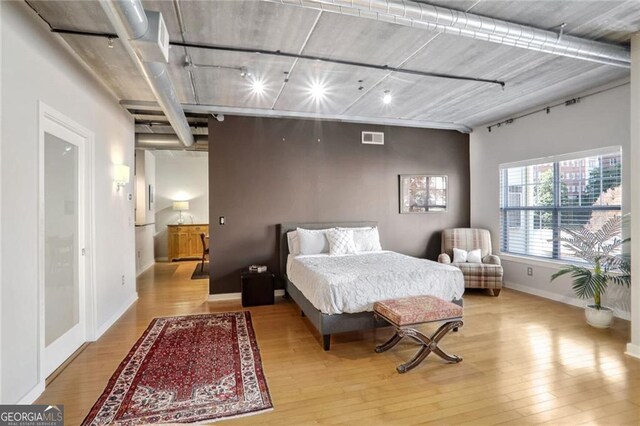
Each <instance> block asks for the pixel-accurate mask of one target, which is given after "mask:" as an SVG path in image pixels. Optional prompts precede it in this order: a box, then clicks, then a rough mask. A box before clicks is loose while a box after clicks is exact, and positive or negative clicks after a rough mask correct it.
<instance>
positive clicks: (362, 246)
mask: <svg viewBox="0 0 640 426" xmlns="http://www.w3.org/2000/svg"><path fill="white" fill-rule="evenodd" d="M353 242H354V243H355V246H356V252H358V253H362V252H367V251H380V250H382V246H381V245H380V234H379V233H378V227H376V226H374V227H373V228H357V229H353Z"/></svg>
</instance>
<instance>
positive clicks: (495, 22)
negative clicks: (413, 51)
mask: <svg viewBox="0 0 640 426" xmlns="http://www.w3.org/2000/svg"><path fill="white" fill-rule="evenodd" d="M264 1H267V2H270V3H279V4H284V5H295V6H301V7H305V8H310V9H315V10H322V11H326V12H333V13H339V14H342V15H349V16H359V17H362V18H368V19H373V20H377V21H384V22H390V23H394V24H398V25H404V26H409V27H415V28H422V29H426V30H430V31H437V32H442V33H446V34H452V35H457V36H463V37H470V38H474V39H476V40H484V41H489V42H493V43H499V44H505V45H508V46H514V47H520V48H524V49H530V50H535V51H539V52H545V53H551V54H554V55H560V56H567V57H570V58H575V59H582V60H585V61H591V62H597V63H601V64H606V65H613V66H616V67H623V68H629V67H630V66H631V56H630V53H629V50H628V49H627V48H625V47H623V46H618V45H614V44H608V43H602V42H597V41H593V40H587V39H583V38H579V37H574V36H568V35H561V34H559V33H555V32H553V31H547V30H541V29H539V28H534V27H530V26H527V25H520V24H516V23H513V22H508V21H502V20H499V19H493V18H488V17H485V16H480V15H475V14H472V13H466V12H461V11H458V10H453V9H447V8H444V7H439V6H433V5H430V4H426V3H419V2H416V1H411V0H264Z"/></svg>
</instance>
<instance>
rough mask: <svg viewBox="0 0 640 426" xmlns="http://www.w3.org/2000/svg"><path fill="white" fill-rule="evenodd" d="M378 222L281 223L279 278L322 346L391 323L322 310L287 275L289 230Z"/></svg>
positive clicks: (366, 315)
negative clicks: (344, 335) (338, 337)
mask: <svg viewBox="0 0 640 426" xmlns="http://www.w3.org/2000/svg"><path fill="white" fill-rule="evenodd" d="M377 225H378V223H377V222H371V221H363V222H325V223H317V222H316V223H281V224H279V225H278V250H279V254H280V279H281V280H282V281H283V282H284V288H285V292H286V294H287V295H288V296H289V297H291V298H292V299H293V300H294V301H295V302H296V304H297V305H298V306H299V307H300V310H301V314H302V315H303V316H306V317H307V318H308V319H309V321H310V322H311V324H313V325H314V327H315V328H316V329H317V330H318V331H319V332H320V334H321V335H322V348H323V349H324V350H325V351H328V350H329V349H330V348H331V335H332V334H335V333H345V332H348V331H358V330H366V329H371V328H376V327H389V323H388V322H386V321H384V320H382V319H380V318H377V317H375V316H374V314H373V312H359V313H357V314H334V315H329V314H325V313H322V312H320V311H319V310H318V309H316V308H315V306H313V304H312V303H311V302H310V301H309V300H308V299H307V298H306V297H305V296H304V295H303V294H302V292H301V291H300V290H298V288H297V287H296V286H295V285H294V284H293V283H292V282H291V281H290V280H289V278H288V277H287V257H288V256H289V245H288V243H287V232H290V231H295V230H296V228H304V229H326V228H335V227H341V228H360V227H373V226H377ZM453 302H454V303H457V304H459V305H460V306H462V299H460V300H454V301H453Z"/></svg>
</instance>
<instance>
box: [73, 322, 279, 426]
mask: <svg viewBox="0 0 640 426" xmlns="http://www.w3.org/2000/svg"><path fill="white" fill-rule="evenodd" d="M272 407H273V405H272V403H271V397H270V395H269V389H268V387H267V381H266V379H265V377H264V373H263V371H262V362H261V360H260V352H259V350H258V345H257V342H256V337H255V333H254V331H253V326H252V324H251V315H250V313H249V312H226V313H217V314H207V315H189V316H183V317H166V318H156V319H154V320H153V321H152V322H151V324H150V325H149V327H148V328H147V330H146V331H145V332H144V334H143V335H142V337H141V338H140V339H139V340H138V341H137V342H136V344H135V345H134V347H133V348H132V349H131V351H129V354H128V355H127V357H126V358H125V359H124V360H123V361H122V363H121V364H120V366H119V367H118V369H117V370H116V372H115V373H114V374H113V376H111V379H110V380H109V383H108V385H107V387H106V388H105V390H104V392H103V393H102V395H101V396H100V398H99V399H98V401H97V402H96V403H95V405H94V406H93V408H92V409H91V411H90V412H89V414H88V415H87V417H86V418H85V420H84V422H83V423H82V424H83V425H140V424H154V423H197V422H205V421H208V422H211V421H215V420H222V419H228V418H230V417H237V416H244V415H250V414H256V413H259V412H263V411H267V410H271V409H272Z"/></svg>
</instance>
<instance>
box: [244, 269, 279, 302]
mask: <svg viewBox="0 0 640 426" xmlns="http://www.w3.org/2000/svg"><path fill="white" fill-rule="evenodd" d="M240 282H241V284H242V290H241V291H242V306H260V305H273V303H274V296H273V287H274V283H275V275H273V274H272V273H271V272H269V271H265V272H251V271H250V270H249V268H246V269H243V270H242V272H241V273H240Z"/></svg>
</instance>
